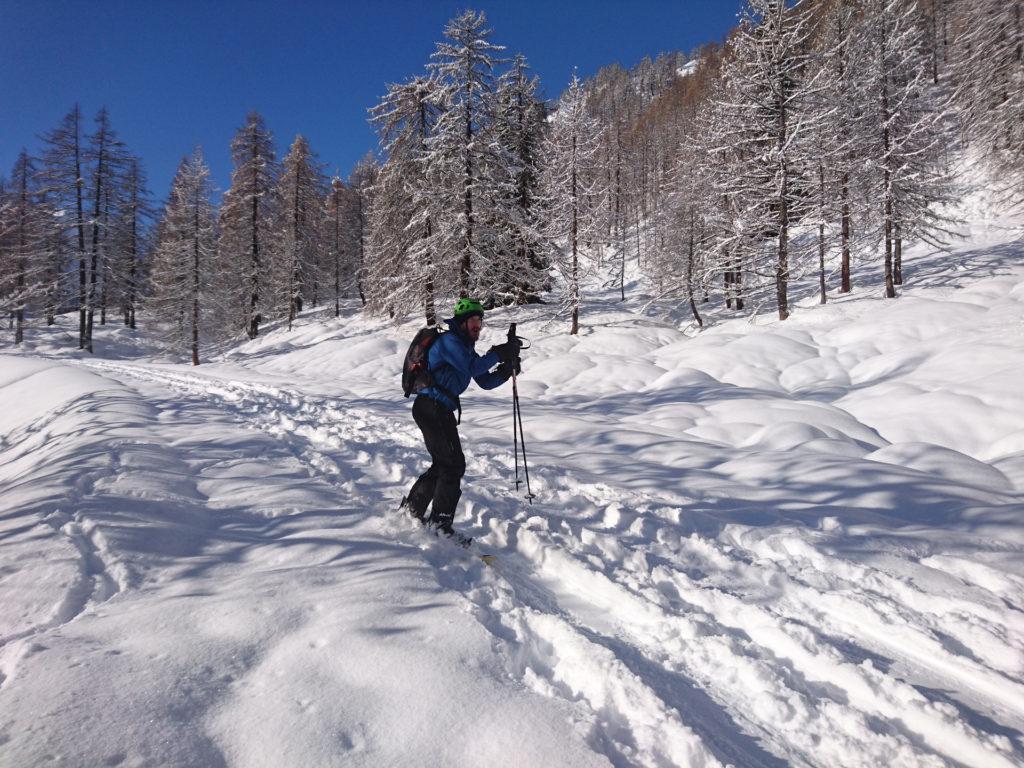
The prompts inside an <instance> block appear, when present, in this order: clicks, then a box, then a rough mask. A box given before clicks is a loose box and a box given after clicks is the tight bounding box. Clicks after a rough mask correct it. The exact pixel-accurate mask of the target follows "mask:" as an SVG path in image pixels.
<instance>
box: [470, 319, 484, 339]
mask: <svg viewBox="0 0 1024 768" xmlns="http://www.w3.org/2000/svg"><path fill="white" fill-rule="evenodd" d="M483 327H484V319H483V318H482V317H479V316H478V315H473V316H472V317H468V318H466V335H467V336H469V340H470V341H472V342H473V343H474V344H476V342H477V341H479V340H480V329H481V328H483Z"/></svg>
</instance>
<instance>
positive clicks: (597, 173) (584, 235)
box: [541, 73, 607, 335]
mask: <svg viewBox="0 0 1024 768" xmlns="http://www.w3.org/2000/svg"><path fill="white" fill-rule="evenodd" d="M599 153H600V144H599V131H598V128H597V123H596V121H595V120H594V119H593V118H592V117H591V116H590V115H589V114H588V112H587V107H586V100H585V96H584V93H583V87H582V85H581V83H580V81H579V78H578V77H576V75H575V73H574V74H573V79H572V83H571V84H570V86H569V89H568V90H567V91H566V92H565V93H564V94H563V95H562V98H561V99H560V100H559V103H558V109H557V111H556V112H555V113H554V115H553V116H552V121H551V132H550V133H549V134H548V136H547V139H546V141H545V144H544V151H543V156H544V161H543V163H542V172H541V190H542V192H543V197H544V204H545V208H546V212H547V213H546V226H545V234H546V236H547V237H548V239H549V240H550V242H551V243H552V245H553V247H554V248H555V250H556V257H555V259H556V263H557V265H558V268H559V271H560V272H561V275H562V279H563V292H562V306H563V308H564V309H565V310H566V311H567V312H568V313H569V315H570V317H571V326H570V330H569V332H570V333H571V334H573V335H575V334H577V333H579V328H580V307H581V305H582V290H581V283H582V279H583V277H584V263H583V261H582V259H581V256H582V253H581V251H582V246H583V244H584V243H589V244H591V245H593V244H596V243H598V242H600V241H601V240H602V239H603V238H604V237H606V234H607V233H606V231H605V223H604V209H605V194H606V188H605V187H604V184H603V181H604V180H603V178H602V177H601V174H602V169H601V167H600V163H599Z"/></svg>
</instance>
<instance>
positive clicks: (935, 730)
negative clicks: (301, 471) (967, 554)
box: [62, 362, 1024, 768]
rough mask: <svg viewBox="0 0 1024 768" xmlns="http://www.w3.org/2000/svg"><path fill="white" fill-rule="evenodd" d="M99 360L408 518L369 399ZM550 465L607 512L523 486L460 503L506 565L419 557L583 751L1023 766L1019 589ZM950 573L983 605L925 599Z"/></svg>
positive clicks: (396, 425) (77, 538) (473, 465)
mask: <svg viewBox="0 0 1024 768" xmlns="http://www.w3.org/2000/svg"><path fill="white" fill-rule="evenodd" d="M86 365H87V366H88V367H89V368H91V369H94V370H96V371H97V372H100V373H102V374H103V375H106V376H112V377H115V378H118V379H123V380H131V379H136V380H142V381H146V382H149V383H152V384H157V385H161V386H164V387H167V388H170V389H171V390H173V391H175V392H177V393H178V394H179V395H181V396H184V397H185V398H186V399H191V400H194V401H197V402H208V401H211V400H212V401H214V402H216V403H217V405H218V407H219V408H222V409H224V410H226V411H228V412H229V413H231V414H232V415H233V416H234V417H235V418H237V419H238V420H240V421H242V422H244V423H247V424H249V425H250V426H252V427H253V428H257V429H260V430H262V431H264V432H266V433H268V434H270V435H272V436H273V437H274V438H276V439H278V440H280V441H282V442H283V443H285V444H287V445H288V446H289V447H290V450H291V451H292V452H293V454H294V455H295V457H296V458H297V459H298V460H299V461H301V462H302V463H303V464H304V465H305V466H306V467H307V468H308V471H309V472H310V473H311V474H312V475H318V476H322V477H325V478H327V479H329V480H332V481H333V482H335V483H337V484H338V485H339V486H340V487H341V488H342V489H343V490H344V491H345V492H346V493H349V494H352V497H353V498H352V499H351V501H352V502H353V503H354V504H357V505H358V504H359V503H360V502H362V503H365V504H366V506H367V508H368V509H374V508H378V505H379V499H380V498H381V497H384V498H393V499H394V502H395V504H396V505H397V500H398V498H399V497H400V496H401V494H402V492H403V491H404V489H405V484H406V483H407V482H408V479H409V478H410V477H412V476H414V475H415V474H416V472H417V467H418V466H419V465H420V462H421V461H422V458H423V455H422V454H423V450H422V448H421V446H420V441H419V439H418V434H416V433H415V432H414V430H411V429H410V422H409V420H408V419H407V418H406V419H403V420H399V419H397V418H394V417H392V416H390V415H387V414H386V413H382V412H380V411H381V410H382V409H379V408H376V407H375V405H374V403H373V402H372V401H366V402H365V403H363V404H358V403H355V404H351V403H350V404H347V405H344V406H342V405H341V404H331V403H325V402H323V401H322V399H320V398H317V397H313V396H310V395H306V394H303V393H302V392H300V391H298V390H294V389H287V388H282V387H278V386H273V385H265V384H255V383H251V382H241V381H231V380H227V379H222V378H217V377H209V376H205V375H202V374H198V373H196V374H193V373H181V372H177V371H172V370H168V369H166V368H160V367H156V366H138V365H129V364H122V363H106V362H90V363H87V364H86ZM467 459H468V462H469V474H471V475H477V476H481V475H486V474H488V473H489V472H491V473H493V467H494V466H495V465H497V466H500V467H502V468H504V469H507V470H509V471H511V468H512V465H513V457H512V456H511V452H510V451H506V452H498V453H491V454H490V455H487V454H486V453H481V452H479V451H476V452H474V453H473V454H472V455H467ZM535 472H536V473H537V474H538V475H539V477H535V479H536V480H538V481H539V482H540V484H541V485H546V486H547V487H559V486H561V487H567V486H568V487H572V488H573V492H574V493H573V495H574V496H575V497H576V498H578V499H579V500H580V502H579V503H578V506H584V507H592V508H593V509H594V510H599V513H597V514H594V515H590V516H582V517H580V516H575V517H574V516H569V515H566V516H564V517H563V516H560V515H558V514H556V513H554V512H552V511H549V510H544V512H543V514H541V513H540V510H539V509H538V510H531V509H530V508H529V507H525V508H521V509H519V511H517V512H512V510H514V509H516V506H515V505H516V502H515V501H514V500H512V499H511V498H510V497H509V495H508V494H501V493H497V494H495V493H491V492H488V491H486V490H474V491H473V492H472V493H467V496H466V497H464V499H465V501H464V503H465V504H466V506H467V510H468V511H469V513H470V515H471V517H472V519H473V521H474V523H475V526H476V528H478V529H479V528H482V529H483V531H484V533H485V536H484V538H483V543H484V545H485V547H486V548H489V549H492V550H494V551H497V552H499V553H500V559H499V562H498V564H497V566H496V567H495V568H494V569H486V568H484V567H483V566H482V565H481V564H480V563H479V562H475V561H471V560H470V559H466V558H460V557H451V552H450V551H448V548H443V547H442V548H438V547H432V546H425V548H424V555H425V557H427V559H428V561H429V562H430V564H431V566H432V567H433V568H434V570H435V573H436V576H437V578H438V581H439V582H440V583H441V584H443V585H445V586H447V587H449V588H452V589H455V590H457V591H458V592H461V593H462V594H463V595H464V596H465V598H466V599H467V600H468V601H469V603H470V604H471V605H472V609H473V611H474V613H475V615H476V616H477V618H478V620H479V621H480V623H481V624H482V625H483V626H484V627H485V628H486V629H487V630H488V631H489V632H490V633H491V634H492V635H493V636H494V638H495V643H496V647H497V648H499V649H500V651H501V653H502V655H503V656H504V658H505V663H506V665H507V667H508V670H509V673H510V674H512V675H513V676H514V677H515V678H516V679H518V680H520V681H521V683H522V685H524V686H526V687H527V688H529V689H531V690H533V691H535V692H537V693H538V694H541V695H545V696H551V697H560V698H563V699H565V700H567V701H569V702H572V703H575V704H576V705H582V706H583V707H585V709H586V710H587V711H588V712H589V713H590V715H589V717H590V718H591V731H590V735H589V740H590V742H591V744H592V746H593V747H594V749H595V750H596V751H598V752H599V753H603V754H605V755H607V756H608V757H609V759H610V760H612V762H613V764H615V765H621V766H630V765H652V766H658V765H694V766H699V765H708V766H710V765H719V764H733V765H737V766H779V765H785V764H792V765H829V766H832V765H865V766H867V765H879V764H889V765H894V766H903V765H906V766H922V765H936V766H938V765H947V764H955V765H970V766H979V768H981V767H984V768H988V767H989V766H992V767H996V766H1012V765H1020V764H1021V763H1022V761H1024V751H1022V748H1021V733H1020V730H1021V728H1022V727H1024V686H1022V684H1021V682H1020V680H1021V676H1022V669H1021V659H1022V655H1021V654H1022V650H1024V644H1022V638H1024V613H1022V612H1021V606H1019V605H1014V604H1011V603H1010V602H1008V601H1007V600H1005V599H1002V598H1000V597H999V594H998V591H996V590H994V589H993V585H998V584H999V583H1000V581H999V579H1000V577H1002V578H1012V576H1008V575H1001V574H989V573H985V572H984V566H981V565H979V564H977V563H970V562H966V561H962V562H961V563H960V564H959V565H958V563H957V560H956V558H955V557H952V556H945V555H935V556H932V555H931V554H930V553H923V556H922V557H919V558H915V557H913V556H911V557H909V558H907V557H906V556H905V554H904V558H903V559H896V558H893V559H892V562H891V563H887V562H886V561H885V558H883V557H879V558H876V561H875V562H874V563H873V564H872V565H868V564H866V563H865V562H864V561H863V560H860V561H855V560H850V559H847V558H845V557H844V556H843V555H842V552H843V547H844V545H848V544H849V534H847V533H846V532H845V531H843V530H842V529H841V528H836V529H835V530H828V529H827V527H826V529H823V530H821V531H818V532H816V533H814V534H812V535H809V534H808V532H807V531H806V530H805V529H802V530H799V531H797V530H795V529H794V530H792V531H787V530H786V529H785V527H781V528H780V527H775V528H772V529H770V531H768V533H767V535H766V532H765V531H764V530H759V529H757V528H748V527H746V526H742V525H738V524H734V525H731V526H729V527H728V528H727V529H726V530H725V531H723V532H722V535H721V536H719V537H717V538H714V537H710V536H706V535H702V534H701V533H699V532H695V531H694V530H693V529H692V527H691V526H690V525H689V524H684V521H682V520H681V516H680V510H679V509H675V508H672V507H671V506H666V505H665V504H664V503H663V500H660V499H652V498H650V497H649V496H648V495H646V494H644V493H642V492H634V491H630V490H628V489H624V488H614V487H611V486H608V485H604V484H588V483H586V482H579V481H577V480H575V479H573V478H571V477H570V476H569V475H568V474H565V473H563V474H562V475H558V471H557V470H555V469H547V470H544V472H540V471H538V470H535ZM503 511H507V512H509V514H507V515H502V514H500V512H503ZM389 512H390V510H384V511H383V512H382V516H381V519H380V526H379V527H380V530H381V533H382V535H386V536H389V537H394V536H395V535H398V536H400V537H404V539H405V540H407V541H416V540H417V535H418V534H416V532H415V525H414V524H412V523H411V522H407V521H403V520H397V519H396V518H397V515H391V514H389ZM534 512H536V514H535V513H534ZM62 530H64V533H65V534H66V535H68V536H69V537H71V538H72V540H73V541H74V542H75V544H76V546H77V547H78V548H79V550H80V551H82V554H83V562H85V563H93V564H94V566H88V567H87V569H86V573H88V574H89V575H90V578H92V580H93V582H94V583H96V584H97V586H96V587H95V588H94V592H92V593H90V594H91V595H92V597H90V598H87V599H93V600H96V599H102V596H103V595H105V594H107V592H108V591H109V589H110V588H112V587H111V586H110V585H107V586H103V584H105V582H104V578H103V573H104V571H103V569H102V568H101V567H99V565H98V563H99V562H100V561H101V560H102V558H101V556H100V555H99V554H97V553H98V552H99V551H100V550H99V549H97V548H96V547H95V546H94V545H91V544H90V542H94V539H93V538H91V537H90V536H89V529H88V527H87V526H86V525H83V523H82V522H81V521H74V522H72V521H68V522H65V523H64V524H63V526H62ZM423 538H426V537H423ZM844 539H845V541H844ZM652 542H655V543H654V544H652ZM90 568H91V570H90ZM939 573H941V577H942V579H945V580H955V581H956V583H957V585H958V588H959V589H960V590H965V591H966V592H967V593H968V594H970V596H971V598H972V599H970V600H968V599H959V598H956V597H951V596H950V595H948V594H946V593H945V592H941V591H940V592H939V593H936V592H933V591H929V590H928V589H926V588H925V587H924V586H922V585H923V584H928V583H929V578H930V577H932V576H934V575H935V574H939ZM112 583H113V582H111V584H112ZM1017 594H1019V592H1018V593H1017ZM81 603H82V601H78V604H81ZM77 610H80V607H79V608H78V609H77ZM72 613H74V610H72ZM921 680H926V681H928V682H929V684H928V685H924V684H923V683H921V682H915V681H921Z"/></svg>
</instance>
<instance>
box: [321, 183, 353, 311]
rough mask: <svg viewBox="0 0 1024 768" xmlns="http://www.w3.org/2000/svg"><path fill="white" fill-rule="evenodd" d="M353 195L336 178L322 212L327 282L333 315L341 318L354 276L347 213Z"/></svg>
mask: <svg viewBox="0 0 1024 768" xmlns="http://www.w3.org/2000/svg"><path fill="white" fill-rule="evenodd" d="M351 199H352V195H351V193H350V191H349V190H348V189H347V188H346V187H345V183H344V182H343V181H342V180H341V179H339V178H338V177H337V176H335V177H334V178H333V179H331V188H330V191H329V192H328V193H327V200H326V202H325V212H324V216H325V219H324V233H323V234H324V244H325V248H326V253H327V259H328V263H329V266H330V283H331V291H332V296H333V299H334V316H335V317H340V316H341V300H342V299H343V298H345V297H346V296H347V286H348V285H349V283H350V282H351V281H352V280H353V279H354V276H355V274H356V269H355V264H354V263H353V255H354V250H355V249H354V248H353V247H352V243H351V239H350V237H349V233H350V227H349V210H350V208H351Z"/></svg>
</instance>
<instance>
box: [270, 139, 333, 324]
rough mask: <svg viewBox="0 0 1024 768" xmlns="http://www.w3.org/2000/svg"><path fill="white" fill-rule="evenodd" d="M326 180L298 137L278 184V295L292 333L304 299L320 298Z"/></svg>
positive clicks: (311, 153) (283, 165)
mask: <svg viewBox="0 0 1024 768" xmlns="http://www.w3.org/2000/svg"><path fill="white" fill-rule="evenodd" d="M325 186H326V180H325V178H324V174H323V170H322V167H321V165H320V163H319V162H318V161H317V158H316V155H315V154H314V153H313V151H312V150H311V149H310V148H309V142H308V141H306V139H305V138H304V137H303V136H296V137H295V141H294V142H293V143H292V146H291V149H290V150H289V152H288V154H287V156H286V157H285V159H284V162H283V163H282V171H281V175H280V177H279V178H278V180H277V194H276V198H277V200H278V201H279V207H278V210H277V213H278V237H277V238H276V243H277V248H278V258H277V262H278V263H277V268H276V269H275V270H274V272H275V273H276V277H277V279H276V281H275V282H276V283H277V291H276V293H278V294H279V295H281V296H282V298H283V300H284V301H285V302H286V303H287V305H288V309H287V312H286V314H287V316H288V329H289V330H291V328H292V323H293V322H294V321H295V317H296V316H297V315H298V313H299V312H301V311H302V306H303V296H309V297H312V296H314V295H315V294H316V290H315V288H314V285H315V283H316V282H317V281H318V280H319V275H318V274H317V273H318V267H319V256H320V253H321V250H322V231H323V215H324V188H325Z"/></svg>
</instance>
